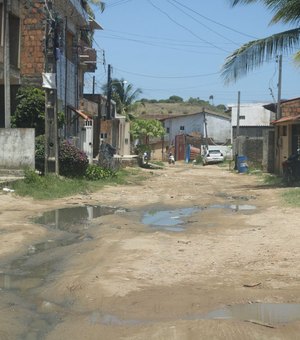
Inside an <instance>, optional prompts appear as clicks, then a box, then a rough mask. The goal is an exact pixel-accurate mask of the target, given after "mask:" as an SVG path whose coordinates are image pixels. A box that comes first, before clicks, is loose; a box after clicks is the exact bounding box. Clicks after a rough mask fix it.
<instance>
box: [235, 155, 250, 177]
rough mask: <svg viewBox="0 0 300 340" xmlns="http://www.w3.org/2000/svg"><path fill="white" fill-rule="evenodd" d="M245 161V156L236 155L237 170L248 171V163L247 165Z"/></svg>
mask: <svg viewBox="0 0 300 340" xmlns="http://www.w3.org/2000/svg"><path fill="white" fill-rule="evenodd" d="M246 162H247V157H246V156H238V157H237V168H238V172H240V173H245V172H248V165H247V163H246Z"/></svg>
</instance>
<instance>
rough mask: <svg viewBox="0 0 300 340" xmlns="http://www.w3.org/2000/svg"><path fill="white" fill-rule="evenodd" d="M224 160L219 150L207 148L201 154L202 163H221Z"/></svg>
mask: <svg viewBox="0 0 300 340" xmlns="http://www.w3.org/2000/svg"><path fill="white" fill-rule="evenodd" d="M223 161H224V155H223V153H222V152H221V151H220V150H208V151H207V152H206V154H205V155H204V156H203V165H206V164H209V163H210V164H213V163H221V162H223Z"/></svg>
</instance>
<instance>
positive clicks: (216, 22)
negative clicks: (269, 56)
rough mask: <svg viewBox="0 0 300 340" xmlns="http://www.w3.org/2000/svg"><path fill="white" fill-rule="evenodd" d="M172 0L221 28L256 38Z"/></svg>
mask: <svg viewBox="0 0 300 340" xmlns="http://www.w3.org/2000/svg"><path fill="white" fill-rule="evenodd" d="M172 1H173V2H176V3H177V4H178V5H180V6H182V7H184V8H186V9H188V10H189V11H191V12H193V13H195V14H197V15H199V16H200V17H202V18H204V19H206V20H208V21H210V22H213V23H214V24H216V25H219V26H221V27H223V28H226V29H228V30H230V31H232V32H235V33H238V34H240V35H243V36H245V37H248V38H251V39H258V38H257V37H254V36H253V35H250V34H247V33H243V32H241V31H238V30H236V29H234V28H232V27H229V26H226V25H224V24H222V23H220V22H218V21H215V20H213V19H211V18H208V17H206V16H205V15H203V14H200V13H199V12H197V11H195V10H194V9H192V8H190V7H188V6H186V5H183V4H182V3H181V2H179V1H177V0H172Z"/></svg>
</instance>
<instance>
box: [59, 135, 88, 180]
mask: <svg viewBox="0 0 300 340" xmlns="http://www.w3.org/2000/svg"><path fill="white" fill-rule="evenodd" d="M88 164H89V161H88V158H87V155H86V154H85V153H84V152H83V151H81V150H79V149H78V148H77V147H76V146H74V145H73V144H71V143H70V142H68V141H63V142H62V143H60V148H59V173H60V174H61V175H63V176H66V177H83V176H84V175H85V173H86V169H87V167H88Z"/></svg>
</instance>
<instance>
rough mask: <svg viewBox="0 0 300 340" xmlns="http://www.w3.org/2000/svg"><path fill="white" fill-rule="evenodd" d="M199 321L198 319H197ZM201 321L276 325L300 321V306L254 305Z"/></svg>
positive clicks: (210, 315) (219, 312) (216, 313)
mask: <svg viewBox="0 0 300 340" xmlns="http://www.w3.org/2000/svg"><path fill="white" fill-rule="evenodd" d="M197 319H198V317H197ZM201 319H236V320H241V321H256V322H261V323H264V324H269V325H274V324H279V323H288V322H293V321H297V320H300V304H290V303H252V304H246V305H233V306H228V307H225V308H223V309H219V310H216V311H212V312H210V313H208V314H206V315H204V316H202V317H201Z"/></svg>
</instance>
